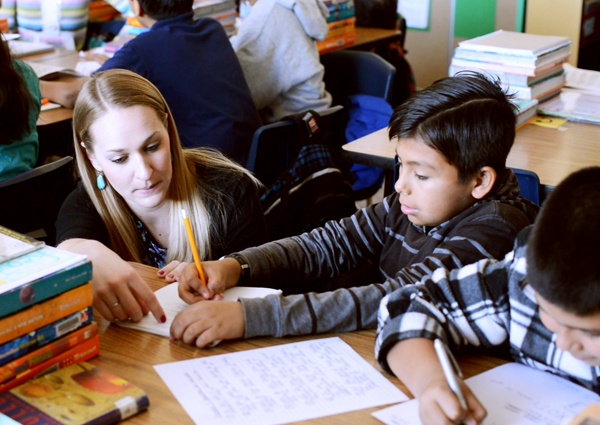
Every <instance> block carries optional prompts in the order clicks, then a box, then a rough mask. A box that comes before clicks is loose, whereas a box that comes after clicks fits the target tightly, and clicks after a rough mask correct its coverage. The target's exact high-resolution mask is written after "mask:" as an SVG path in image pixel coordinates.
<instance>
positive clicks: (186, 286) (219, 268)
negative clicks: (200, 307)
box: [158, 258, 242, 304]
mask: <svg viewBox="0 0 600 425" xmlns="http://www.w3.org/2000/svg"><path fill="white" fill-rule="evenodd" d="M202 269H203V270H204V275H205V276H206V287H205V286H204V284H203V283H202V281H201V280H200V277H199V275H198V270H197V269H196V266H195V265H194V264H193V263H182V262H179V261H172V262H170V263H169V264H167V265H166V266H165V267H163V268H162V269H160V270H159V271H158V276H159V277H164V278H165V280H166V281H167V282H168V283H173V282H179V297H180V298H181V299H182V300H183V301H185V302H186V303H188V304H193V303H196V302H198V301H203V300H220V299H223V292H224V291H225V289H227V288H231V287H233V286H235V285H236V284H237V282H238V280H239V278H240V274H241V272H242V269H241V267H240V264H239V263H238V262H237V261H236V260H234V259H232V258H224V259H222V260H219V261H204V262H202Z"/></svg>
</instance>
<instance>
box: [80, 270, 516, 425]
mask: <svg viewBox="0 0 600 425" xmlns="http://www.w3.org/2000/svg"><path fill="white" fill-rule="evenodd" d="M134 266H135V267H136V269H138V271H139V272H140V273H141V274H142V276H143V277H144V278H145V279H146V281H147V282H148V284H149V285H150V286H151V287H152V288H153V289H154V290H156V289H158V288H160V287H161V286H162V285H163V284H164V282H163V281H162V279H158V278H157V277H156V269H154V268H151V267H147V266H143V265H139V264H135V265H134ZM96 323H97V324H98V327H99V330H100V356H99V357H97V358H96V359H94V360H92V361H91V363H93V364H95V365H96V366H99V367H102V368H105V369H106V370H109V371H111V372H113V373H116V374H117V375H120V376H121V377H123V378H125V379H127V380H130V381H131V382H133V383H135V384H137V385H139V386H140V387H142V388H143V389H144V390H146V392H147V393H148V396H149V398H150V408H149V409H148V411H147V412H143V413H141V414H138V415H136V416H134V417H132V418H130V419H129V420H128V421H127V423H128V424H139V425H148V424H150V425H152V424H157V425H158V424H160V425H164V424H191V423H192V421H191V419H190V418H189V417H188V415H187V414H186V413H185V411H184V410H183V408H182V407H181V405H180V404H179V403H178V402H177V400H176V399H175V397H174V396H173V395H172V394H171V392H170V391H169V389H168V388H167V386H166V385H165V384H164V383H163V381H162V379H161V378H160V377H159V376H158V374H157V373H156V372H155V371H154V368H153V365H157V364H162V363H168V362H174V361H180V360H188V359H193V358H200V357H207V356H214V355H217V354H226V353H232V352H237V351H245V350H252V349H255V348H262V347H270V346H274V345H280V344H287V343H292V342H298V341H302V340H306V339H316V338H325V337H331V336H339V337H340V338H341V339H343V340H344V341H345V342H346V343H348V344H349V345H350V346H351V347H352V348H353V349H354V350H356V351H357V352H358V353H359V354H360V355H361V356H362V357H363V358H364V359H366V360H367V361H368V362H369V363H370V364H371V365H373V366H374V367H375V368H377V369H378V370H379V366H378V365H377V363H376V361H375V359H374V357H373V347H374V343H375V332H374V331H360V332H350V333H345V334H325V335H315V336H307V337H293V338H253V339H249V340H244V341H224V342H222V343H221V344H220V345H219V346H218V347H216V348H211V349H199V348H195V347H192V346H188V345H185V344H182V343H179V342H171V341H169V340H168V339H167V338H162V337H159V336H155V335H151V334H147V333H143V332H139V331H135V330H131V329H125V328H120V327H118V326H116V325H112V324H109V323H108V322H107V321H106V320H104V319H102V318H100V316H99V315H96ZM459 363H460V364H461V367H462V368H463V373H464V374H465V376H466V377H470V376H473V375H476V374H478V373H481V372H483V371H485V370H487V369H490V368H492V367H494V366H497V365H500V364H502V363H505V362H504V361H503V360H500V359H496V358H493V357H464V358H460V359H459ZM387 377H388V378H389V379H390V381H391V382H393V383H394V385H396V386H397V387H398V388H400V389H401V390H402V391H404V392H405V393H407V394H408V391H407V390H406V387H404V386H403V385H402V383H400V381H398V379H396V378H394V377H392V376H389V375H387ZM383 407H384V406H379V407H376V408H372V409H367V410H361V411H356V412H349V413H345V414H341V415H335V416H328V417H324V418H319V419H314V420H311V421H305V422H301V423H306V424H308V423H310V424H322V425H333V424H339V425H342V424H344V425H347V424H350V425H352V424H356V425H363V424H367V425H368V424H373V425H375V424H379V423H380V422H379V421H377V420H376V419H374V418H373V417H372V416H371V413H372V412H374V411H376V410H379V409H381V408H383Z"/></svg>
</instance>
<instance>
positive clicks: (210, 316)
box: [171, 301, 246, 348]
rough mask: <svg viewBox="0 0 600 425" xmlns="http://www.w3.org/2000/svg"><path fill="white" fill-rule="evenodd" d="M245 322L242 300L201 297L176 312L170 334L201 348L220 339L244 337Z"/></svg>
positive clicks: (174, 337)
mask: <svg viewBox="0 0 600 425" xmlns="http://www.w3.org/2000/svg"><path fill="white" fill-rule="evenodd" d="M245 326H246V324H245V322H244V312H243V309H242V304H241V303H239V302H235V301H200V302H197V303H195V304H192V305H190V306H189V307H187V308H186V309H185V310H183V311H182V312H180V313H179V314H178V315H177V316H175V319H174V320H173V323H172V324H171V338H172V339H174V340H181V341H183V342H185V343H186V344H191V345H196V347H200V348H204V347H206V346H208V345H210V344H212V343H214V342H218V341H221V340H223V339H237V338H243V337H244V332H245Z"/></svg>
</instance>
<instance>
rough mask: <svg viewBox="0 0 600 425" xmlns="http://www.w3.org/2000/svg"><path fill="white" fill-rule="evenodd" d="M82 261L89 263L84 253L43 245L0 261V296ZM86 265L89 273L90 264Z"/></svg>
mask: <svg viewBox="0 0 600 425" xmlns="http://www.w3.org/2000/svg"><path fill="white" fill-rule="evenodd" d="M83 263H89V260H88V258H87V257H86V256H85V255H80V254H75V253H72V252H69V251H64V250H62V249H58V248H54V247H51V246H48V245H43V246H42V247H41V248H40V249H36V250H35V251H32V252H30V253H28V254H25V255H21V256H19V257H16V258H12V259H10V260H9V261H4V262H2V263H0V296H1V295H2V294H5V293H8V292H11V291H13V290H14V289H17V288H20V287H22V286H23V285H26V284H28V283H31V282H35V281H39V280H40V279H44V278H47V277H48V276H52V275H53V274H54V273H57V272H60V271H62V270H63V269H69V268H74V267H76V266H78V265H79V264H83ZM88 267H89V268H90V273H91V265H90V266H88Z"/></svg>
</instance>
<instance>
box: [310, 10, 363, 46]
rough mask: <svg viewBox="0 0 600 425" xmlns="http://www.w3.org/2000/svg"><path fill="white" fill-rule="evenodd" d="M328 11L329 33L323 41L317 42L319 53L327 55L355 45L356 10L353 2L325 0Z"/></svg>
mask: <svg viewBox="0 0 600 425" xmlns="http://www.w3.org/2000/svg"><path fill="white" fill-rule="evenodd" d="M324 3H325V6H327V9H328V10H329V17H328V18H327V25H328V26H329V32H328V33H327V37H326V38H325V40H323V41H318V42H317V49H319V53H327V52H330V51H332V50H337V49H340V48H343V47H346V46H351V45H353V44H354V43H356V26H355V22H356V9H355V7H354V0H325V1H324Z"/></svg>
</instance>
